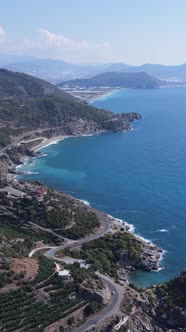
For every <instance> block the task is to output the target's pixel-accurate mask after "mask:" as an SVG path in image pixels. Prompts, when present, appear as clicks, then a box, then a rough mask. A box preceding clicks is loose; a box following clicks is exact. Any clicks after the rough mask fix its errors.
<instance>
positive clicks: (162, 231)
mask: <svg viewBox="0 0 186 332" xmlns="http://www.w3.org/2000/svg"><path fill="white" fill-rule="evenodd" d="M157 232H161V233H168V229H166V228H163V229H158V230H157Z"/></svg>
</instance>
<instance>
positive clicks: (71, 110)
mask: <svg viewBox="0 0 186 332" xmlns="http://www.w3.org/2000/svg"><path fill="white" fill-rule="evenodd" d="M139 118H140V115H139V114H137V113H129V114H128V113H123V114H118V115H117V114H113V113H112V112H107V111H105V110H100V109H97V108H95V107H91V106H89V105H85V104H83V103H81V102H80V101H79V100H78V99H76V98H74V97H72V96H71V95H69V94H68V93H65V92H64V91H62V90H61V89H58V88H57V87H56V86H54V85H52V84H50V83H48V82H46V81H43V80H40V79H38V78H35V77H32V76H30V75H25V74H20V73H13V72H10V71H7V70H4V69H1V70H0V127H1V130H0V147H6V146H7V145H9V144H10V143H11V141H12V140H14V139H15V137H20V138H22V137H23V135H25V134H26V133H27V135H28V134H29V135H30V134H31V133H32V132H33V131H38V133H37V136H38V135H39V133H41V131H42V136H43V135H44V136H46V135H47V137H49V136H52V135H56V134H57V135H59V134H60V135H61V134H67V135H79V134H85V133H92V132H100V131H118V130H127V129H129V122H130V121H133V120H134V119H139ZM28 131H29V132H28ZM44 131H46V132H44ZM21 136H22V137H21ZM16 141H18V140H17V139H16Z"/></svg>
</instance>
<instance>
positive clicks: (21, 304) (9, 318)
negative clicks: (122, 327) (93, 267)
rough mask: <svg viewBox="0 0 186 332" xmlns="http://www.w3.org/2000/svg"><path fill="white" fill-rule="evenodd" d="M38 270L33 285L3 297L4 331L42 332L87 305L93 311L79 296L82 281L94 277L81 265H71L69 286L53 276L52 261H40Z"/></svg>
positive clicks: (0, 315) (0, 323)
mask: <svg viewBox="0 0 186 332" xmlns="http://www.w3.org/2000/svg"><path fill="white" fill-rule="evenodd" d="M39 266H40V269H39V274H38V275H37V276H36V278H35V280H34V281H33V282H32V283H29V284H25V285H24V286H22V287H21V288H19V289H18V290H16V291H11V292H9V293H7V294H1V295H0V326H1V331H6V332H11V331H17V330H19V329H21V331H23V332H27V331H28V332H40V331H43V330H44V328H45V327H46V326H48V325H50V324H52V323H53V322H55V321H57V320H59V319H61V318H63V317H66V316H67V315H69V314H71V313H73V312H74V311H76V310H77V309H78V308H81V307H82V306H85V305H86V304H88V305H89V306H88V309H87V312H90V310H93V309H94V307H95V306H94V304H91V301H88V300H87V299H84V298H83V297H82V296H79V295H78V288H79V286H80V283H79V282H80V280H83V279H84V278H89V279H92V278H94V274H93V273H91V272H89V271H86V270H82V269H80V268H79V266H78V264H76V265H72V266H70V267H69V268H70V269H71V273H72V277H73V279H71V280H70V281H69V282H68V283H66V282H65V281H63V279H62V278H60V277H59V276H58V275H57V274H56V273H54V264H53V263H52V262H51V261H48V260H47V259H46V258H44V257H39ZM72 294H73V296H72ZM41 298H43V300H41ZM71 319H73V317H71ZM69 323H70V321H69ZM71 324H73V321H71ZM61 331H63V327H61Z"/></svg>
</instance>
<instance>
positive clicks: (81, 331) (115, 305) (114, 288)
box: [73, 274, 122, 332]
mask: <svg viewBox="0 0 186 332" xmlns="http://www.w3.org/2000/svg"><path fill="white" fill-rule="evenodd" d="M98 275H99V277H100V278H101V279H102V281H103V282H104V283H105V284H106V285H107V286H108V288H109V289H110V291H111V293H112V292H114V293H115V294H114V295H112V298H111V300H110V302H109V303H108V304H107V306H106V307H104V309H103V310H102V311H101V312H100V313H99V314H98V315H97V316H95V317H94V318H92V319H91V320H89V321H87V322H86V323H85V324H83V325H82V326H80V327H78V328H76V329H74V330H73V332H85V331H87V330H89V329H90V328H93V327H95V326H96V324H97V323H99V322H100V321H101V320H103V319H105V318H106V317H110V316H112V315H113V314H115V313H117V310H118V309H119V306H120V303H121V300H122V292H121V291H120V288H119V286H118V285H116V284H115V283H114V282H113V281H112V280H111V279H110V278H108V277H106V276H103V275H102V274H98Z"/></svg>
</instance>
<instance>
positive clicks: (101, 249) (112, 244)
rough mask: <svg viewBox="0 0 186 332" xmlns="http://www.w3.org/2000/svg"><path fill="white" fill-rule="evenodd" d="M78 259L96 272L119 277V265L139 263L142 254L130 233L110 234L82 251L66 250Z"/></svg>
mask: <svg viewBox="0 0 186 332" xmlns="http://www.w3.org/2000/svg"><path fill="white" fill-rule="evenodd" d="M65 253H66V254H67V255H68V254H69V255H71V256H74V257H76V258H82V259H85V260H86V261H87V262H88V263H90V264H91V265H92V266H93V268H94V269H95V270H99V271H101V272H103V273H108V274H109V275H111V276H113V277H116V276H117V267H118V266H117V265H118V264H119V263H121V264H122V265H123V266H125V265H128V261H129V260H130V261H131V262H132V261H135V262H138V261H139V260H140V254H141V253H142V246H141V244H140V242H139V241H138V240H137V239H136V238H135V237H134V236H133V235H131V234H130V233H128V232H123V233H122V232H120V233H116V234H113V235H112V234H108V235H106V236H104V237H101V238H99V239H96V240H94V241H90V242H88V243H85V244H83V246H82V248H81V250H80V251H79V252H78V251H76V250H71V251H70V252H69V250H67V249H66V250H65Z"/></svg>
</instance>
